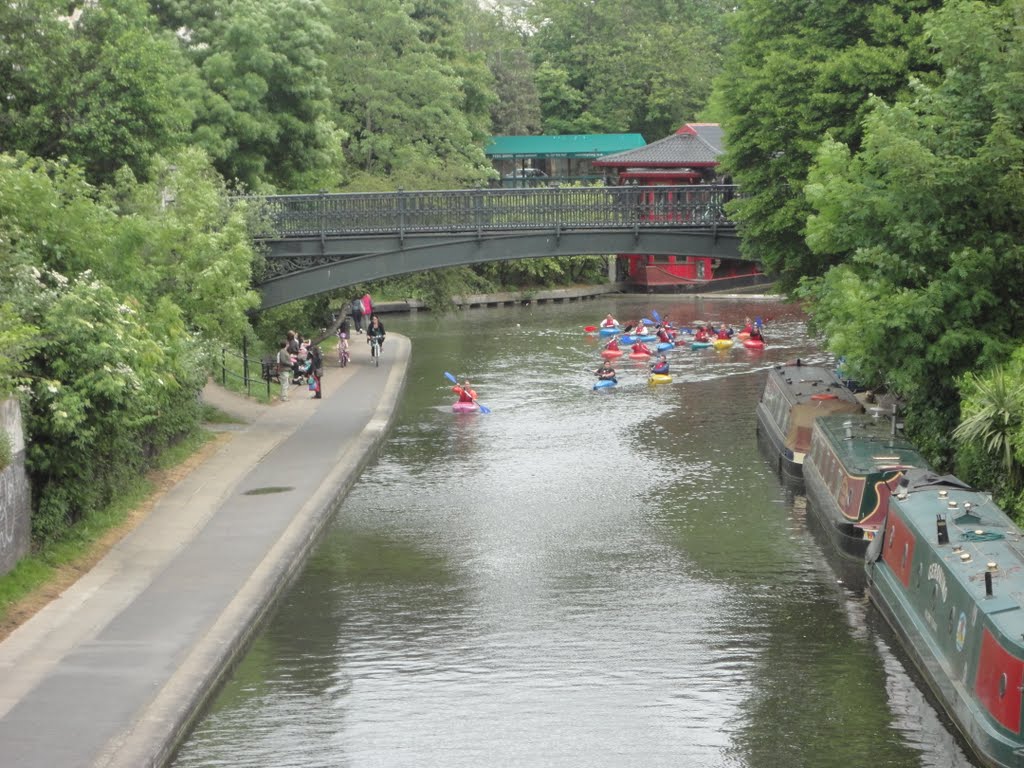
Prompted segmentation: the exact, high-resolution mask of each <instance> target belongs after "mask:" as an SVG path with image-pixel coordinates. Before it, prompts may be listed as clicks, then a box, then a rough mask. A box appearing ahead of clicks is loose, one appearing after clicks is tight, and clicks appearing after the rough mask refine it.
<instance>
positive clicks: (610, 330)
mask: <svg viewBox="0 0 1024 768" xmlns="http://www.w3.org/2000/svg"><path fill="white" fill-rule="evenodd" d="M597 332H598V333H600V334H601V335H602V336H614V335H616V334H617V333H618V332H619V328H618V326H614V325H613V326H612V327H611V328H598V329H597Z"/></svg>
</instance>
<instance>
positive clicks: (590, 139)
mask: <svg viewBox="0 0 1024 768" xmlns="http://www.w3.org/2000/svg"><path fill="white" fill-rule="evenodd" d="M646 143H647V142H645V141H644V137H643V136H641V135H640V134H639V133H595V134H579V135H573V136H492V137H491V143H490V144H488V145H487V148H486V149H485V150H484V152H485V153H486V154H487V156H488V157H490V158H494V159H503V158H516V157H584V158H586V157H589V158H594V157H604V156H605V155H611V154H613V153H615V152H624V151H625V150H627V149H636V148H637V147H642V146H644V145H645V144H646Z"/></svg>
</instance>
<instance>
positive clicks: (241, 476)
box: [0, 334, 410, 768]
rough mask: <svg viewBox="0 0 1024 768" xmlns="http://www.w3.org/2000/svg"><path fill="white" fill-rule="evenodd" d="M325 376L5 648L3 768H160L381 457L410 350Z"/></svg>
mask: <svg viewBox="0 0 1024 768" xmlns="http://www.w3.org/2000/svg"><path fill="white" fill-rule="evenodd" d="M352 348H353V349H352V355H353V359H352V362H351V363H350V364H349V366H348V367H346V368H338V367H333V368H332V367H330V363H329V362H328V360H325V365H326V366H327V368H326V370H325V374H324V381H323V399H321V400H313V399H310V398H309V393H308V392H307V391H305V389H304V388H300V387H296V388H293V389H292V391H291V394H290V399H289V401H288V402H285V403H275V404H274V405H272V406H264V405H259V404H256V403H254V402H252V401H248V400H246V399H245V398H241V397H238V396H235V395H233V394H232V393H229V392H225V391H223V390H220V389H219V388H217V387H212V386H208V387H207V389H206V390H205V391H204V394H203V397H204V400H207V401H209V402H210V403H211V404H213V405H215V406H217V407H218V408H220V409H222V410H224V411H226V412H228V413H231V414H233V415H235V416H237V417H239V418H241V419H244V420H245V422H246V424H245V425H243V426H242V427H240V428H239V429H237V430H232V432H233V433H232V435H231V438H230V440H229V441H228V442H227V443H226V444H225V445H224V446H222V447H221V448H220V449H219V451H218V452H217V453H216V454H215V455H214V456H213V457H212V458H210V459H209V460H207V461H206V462H204V463H203V464H202V465H200V466H199V467H197V468H196V469H194V470H193V471H192V472H191V473H190V474H189V475H188V476H187V477H185V478H184V479H183V480H182V481H180V482H179V483H178V484H177V485H176V486H174V487H173V488H172V489H171V490H170V491H168V492H167V493H166V494H165V495H164V497H163V498H162V499H161V500H160V501H159V502H158V503H157V505H156V506H155V508H154V509H153V511H152V512H151V513H150V515H149V516H148V517H147V518H146V519H145V520H144V521H143V522H142V523H141V524H140V525H139V526H138V527H136V529H135V530H134V531H133V532H132V533H130V534H129V535H128V536H126V537H125V538H124V539H123V540H122V541H121V542H120V543H119V544H117V545H116V546H115V547H114V548H113V549H112V550H111V551H110V552H109V553H108V555H107V556H106V557H105V558H104V559H103V560H102V561H100V562H99V563H98V564H97V565H96V567H95V568H93V569H92V570H91V571H89V572H88V573H87V574H85V575H84V576H83V577H82V578H81V579H79V580H78V581H77V582H76V583H75V584H74V585H73V586H72V587H70V588H69V589H67V590H66V591H65V592H64V593H63V594H62V595H61V596H60V597H59V598H57V599H56V600H54V601H53V602H52V603H50V604H49V605H48V606H46V608H44V609H43V610H42V611H40V612H39V613H38V614H36V615H35V616H34V617H33V618H32V619H31V620H29V621H28V622H27V623H26V624H24V625H23V626H22V627H20V628H18V629H17V630H16V631H15V632H13V633H12V634H11V635H10V636H9V637H8V638H7V639H6V640H5V641H4V642H3V643H0V765H4V766H17V768H78V767H81V768H97V767H99V766H102V767H103V768H121V767H122V766H123V767H124V768H141V767H142V766H161V765H163V764H164V763H165V762H166V761H167V760H168V759H169V758H170V756H171V755H172V754H173V750H174V749H175V747H176V746H177V744H178V743H179V742H180V740H181V739H182V738H183V737H184V735H185V734H186V733H187V730H188V728H189V726H190V724H191V721H192V719H193V717H194V716H195V714H196V711H197V709H198V708H199V707H200V706H201V705H202V704H203V703H204V702H205V701H206V700H207V699H208V698H209V696H210V695H211V694H212V693H213V690H214V688H215V687H216V684H217V682H218V681H219V680H220V678H221V677H222V675H223V674H224V673H225V670H226V669H227V668H228V666H229V664H230V663H231V662H232V661H233V660H234V659H235V658H236V657H237V655H238V654H240V653H241V652H242V651H243V650H244V647H245V645H246V643H247V641H248V640H249V638H250V637H251V635H252V633H253V631H254V630H255V629H256V626H257V625H258V623H259V621H260V619H261V618H262V617H263V616H264V614H265V613H266V611H267V610H268V608H269V607H270V605H271V603H272V601H273V599H274V597H276V596H277V595H278V593H279V592H280V590H281V589H282V588H283V587H284V586H286V585H287V583H288V581H289V579H290V578H292V577H293V576H294V575H295V573H296V572H297V571H298V569H299V568H300V567H301V565H302V563H303V561H304V560H305V556H306V555H307V553H308V551H309V550H310V548H311V547H312V546H313V544H314V543H315V541H316V539H317V537H318V535H319V533H320V531H321V530H322V528H323V526H324V525H325V524H326V522H327V521H328V520H329V518H330V516H331V514H332V512H333V511H334V508H335V506H336V505H335V503H334V502H335V500H336V499H337V498H338V497H339V496H340V495H342V494H344V492H345V491H347V489H348V488H349V486H350V485H351V484H352V483H353V482H354V481H355V479H356V478H357V477H358V476H359V473H360V472H361V471H362V469H363V467H364V466H365V465H366V463H367V462H368V461H370V460H371V459H372V458H373V456H374V455H375V453H376V450H377V448H378V446H379V445H380V443H381V442H382V441H383V439H384V437H385V435H386V432H387V429H388V427H389V425H390V423H391V419H392V415H393V413H394V409H395V406H396V404H397V401H398V398H399V396H400V394H401V391H402V388H403V386H404V383H405V376H406V370H407V366H408V360H409V354H410V344H409V341H408V339H406V338H404V337H402V336H399V335H398V334H388V341H387V344H386V345H385V352H384V355H383V356H382V362H381V365H380V367H379V368H377V367H374V366H372V364H371V361H370V358H369V354H368V352H367V349H366V345H364V344H358V343H353V344H352Z"/></svg>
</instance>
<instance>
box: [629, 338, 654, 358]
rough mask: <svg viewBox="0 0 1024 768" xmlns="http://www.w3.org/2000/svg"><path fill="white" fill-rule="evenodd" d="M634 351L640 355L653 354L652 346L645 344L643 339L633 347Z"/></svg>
mask: <svg viewBox="0 0 1024 768" xmlns="http://www.w3.org/2000/svg"><path fill="white" fill-rule="evenodd" d="M632 349H633V352H634V353H635V354H638V355H649V354H651V348H650V347H648V346H647V345H646V344H644V343H643V342H642V341H638V342H637V343H636V344H634V345H633V347H632Z"/></svg>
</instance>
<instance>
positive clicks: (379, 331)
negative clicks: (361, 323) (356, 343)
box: [366, 315, 384, 356]
mask: <svg viewBox="0 0 1024 768" xmlns="http://www.w3.org/2000/svg"><path fill="white" fill-rule="evenodd" d="M374 340H376V342H377V348H378V349H381V348H383V346H384V323H382V322H381V321H380V318H379V317H377V315H374V316H373V318H372V319H371V320H370V324H369V325H368V326H366V343H367V344H369V345H370V355H371V356H372V355H373V354H374V352H373V342H374Z"/></svg>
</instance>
